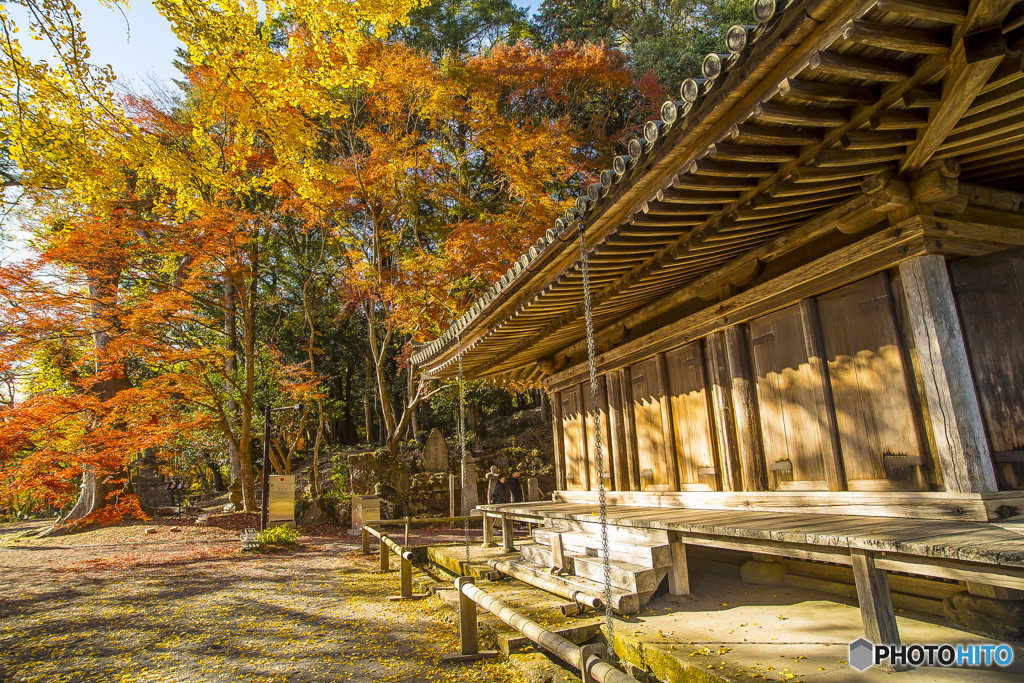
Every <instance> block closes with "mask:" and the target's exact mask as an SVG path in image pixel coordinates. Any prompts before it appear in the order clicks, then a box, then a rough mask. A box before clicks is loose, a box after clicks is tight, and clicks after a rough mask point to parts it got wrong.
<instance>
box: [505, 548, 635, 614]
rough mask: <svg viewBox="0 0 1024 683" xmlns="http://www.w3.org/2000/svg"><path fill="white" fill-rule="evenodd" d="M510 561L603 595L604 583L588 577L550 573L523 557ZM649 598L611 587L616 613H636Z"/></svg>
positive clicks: (581, 589) (529, 570)
mask: <svg viewBox="0 0 1024 683" xmlns="http://www.w3.org/2000/svg"><path fill="white" fill-rule="evenodd" d="M511 563H512V564H514V565H516V566H517V567H519V568H520V569H522V570H523V571H525V572H527V573H529V574H533V575H534V576H538V577H540V576H542V577H545V578H548V579H555V580H557V581H560V582H561V583H563V584H564V585H565V586H567V587H569V588H571V589H573V590H578V591H584V592H586V593H589V594H591V595H597V596H603V595H604V584H601V583H597V582H596V581H591V580H590V579H585V578H582V577H579V576H567V575H565V574H562V575H560V576H555V575H553V574H551V570H550V569H549V568H548V567H545V566H544V565H542V564H537V563H535V562H530V561H529V560H525V559H522V560H513V561H511ZM645 593H646V591H645ZM651 593H653V591H651ZM650 599H651V595H650V593H648V594H646V595H645V596H644V599H643V600H642V601H641V596H640V595H638V594H637V593H633V592H629V591H624V590H622V589H619V588H612V609H613V610H614V611H615V612H617V613H618V614H636V613H637V612H638V611H640V606H641V604H644V605H646V604H647V602H648V601H649V600H650Z"/></svg>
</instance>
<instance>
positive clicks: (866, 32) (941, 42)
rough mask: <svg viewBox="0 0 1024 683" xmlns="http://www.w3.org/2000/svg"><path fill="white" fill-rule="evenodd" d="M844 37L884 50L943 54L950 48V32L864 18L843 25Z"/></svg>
mask: <svg viewBox="0 0 1024 683" xmlns="http://www.w3.org/2000/svg"><path fill="white" fill-rule="evenodd" d="M843 38H845V39H846V40H849V41H850V42H853V43H860V44H862V45H870V46H871V47H880V48H882V49H883V50H895V51H897V52H911V53H914V54H931V55H941V54H944V53H945V52H946V50H948V49H949V42H948V41H949V38H948V33H945V32H942V31H927V30H923V29H915V28H908V27H906V26H888V25H886V24H876V23H874V22H871V21H865V20H863V19H851V20H850V21H849V22H847V24H846V25H845V26H844V27H843Z"/></svg>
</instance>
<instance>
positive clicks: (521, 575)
mask: <svg viewBox="0 0 1024 683" xmlns="http://www.w3.org/2000/svg"><path fill="white" fill-rule="evenodd" d="M487 564H489V565H490V566H491V567H493V568H494V569H497V570H498V571H499V572H501V573H502V574H508V575H509V576H511V577H512V578H514V579H518V580H520V581H522V582H523V583H528V584H530V585H531V586H533V587H534V588H540V589H541V590H545V591H547V592H549V593H554V594H555V595H557V596H559V597H561V598H565V599H567V600H572V601H573V602H575V603H578V604H581V605H586V606H587V607H589V608H591V609H594V610H598V611H600V610H603V609H604V600H602V599H601V598H600V597H598V596H596V595H593V594H591V593H586V592H584V591H581V590H578V589H575V588H571V587H569V586H567V585H566V584H565V583H563V582H561V581H559V580H558V579H556V578H554V577H546V576H543V577H542V576H536V575H534V574H531V573H529V572H526V571H523V570H522V569H520V568H519V567H517V566H515V565H514V564H512V563H511V562H505V561H504V560H488V561H487ZM566 616H571V615H566Z"/></svg>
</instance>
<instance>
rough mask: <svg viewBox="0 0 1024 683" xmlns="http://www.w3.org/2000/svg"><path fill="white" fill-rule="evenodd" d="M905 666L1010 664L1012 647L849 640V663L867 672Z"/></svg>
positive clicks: (1002, 645) (1004, 645)
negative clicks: (872, 669) (887, 664)
mask: <svg viewBox="0 0 1024 683" xmlns="http://www.w3.org/2000/svg"><path fill="white" fill-rule="evenodd" d="M886 661H887V662H889V664H890V665H892V666H894V667H902V666H908V665H909V666H959V667H964V666H992V665H995V666H1009V665H1010V664H1011V663H1012V662H1013V648H1012V647H1010V646H1009V645H1006V644H1005V643H1001V644H999V645H951V644H949V643H947V644H944V645H875V644H874V643H872V642H871V641H870V640H868V639H867V638H858V639H857V640H855V641H853V642H852V643H850V666H852V667H853V668H854V669H856V670H857V671H866V670H868V669H869V668H871V667H872V666H878V665H880V664H881V663H882V662H886Z"/></svg>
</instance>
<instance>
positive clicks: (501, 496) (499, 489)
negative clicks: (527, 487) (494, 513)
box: [488, 476, 522, 505]
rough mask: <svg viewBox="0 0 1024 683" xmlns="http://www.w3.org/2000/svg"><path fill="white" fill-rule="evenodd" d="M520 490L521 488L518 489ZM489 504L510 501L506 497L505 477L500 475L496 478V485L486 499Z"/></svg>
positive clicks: (503, 503)
mask: <svg viewBox="0 0 1024 683" xmlns="http://www.w3.org/2000/svg"><path fill="white" fill-rule="evenodd" d="M520 492H522V489H520ZM488 502H489V503H490V504H491V505H506V504H508V503H511V502H512V500H511V499H510V498H509V497H508V489H507V488H506V485H505V477H504V476H502V477H501V478H500V479H498V485H497V486H495V487H494V490H493V491H491V499H490V500H489V501H488Z"/></svg>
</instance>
